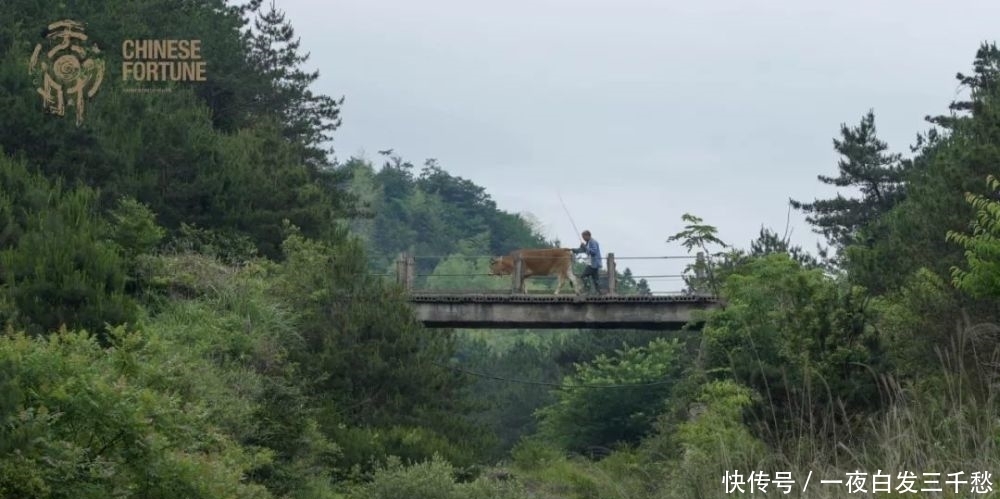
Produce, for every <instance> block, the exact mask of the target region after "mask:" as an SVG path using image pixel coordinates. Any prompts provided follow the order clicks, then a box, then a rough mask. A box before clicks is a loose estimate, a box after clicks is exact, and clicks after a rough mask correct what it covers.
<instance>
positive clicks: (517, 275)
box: [511, 253, 524, 294]
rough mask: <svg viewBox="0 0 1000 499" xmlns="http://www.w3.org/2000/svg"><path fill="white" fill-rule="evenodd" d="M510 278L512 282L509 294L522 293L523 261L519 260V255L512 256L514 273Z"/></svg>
mask: <svg viewBox="0 0 1000 499" xmlns="http://www.w3.org/2000/svg"><path fill="white" fill-rule="evenodd" d="M512 276H513V279H514V282H513V283H512V286H511V292H512V293H514V294H521V293H524V261H523V260H522V259H521V254H520V253H517V254H516V255H514V272H513V274H512Z"/></svg>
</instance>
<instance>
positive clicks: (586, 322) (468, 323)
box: [396, 254, 720, 330]
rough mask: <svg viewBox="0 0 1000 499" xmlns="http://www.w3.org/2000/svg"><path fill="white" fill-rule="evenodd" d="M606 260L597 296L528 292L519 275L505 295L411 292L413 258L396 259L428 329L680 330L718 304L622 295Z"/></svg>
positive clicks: (682, 296)
mask: <svg viewBox="0 0 1000 499" xmlns="http://www.w3.org/2000/svg"><path fill="white" fill-rule="evenodd" d="M607 258H608V264H607V267H606V268H607V269H609V272H608V275H607V278H606V289H605V290H604V291H605V294H603V295H599V296H598V295H574V294H573V293H572V292H569V294H561V295H553V294H551V293H545V294H539V293H528V292H526V291H525V289H524V287H523V286H524V284H523V282H524V281H523V279H520V275H519V272H518V271H515V272H514V275H513V276H511V277H512V282H511V288H510V290H509V291H507V290H501V291H498V290H492V291H485V290H478V291H476V290H470V291H454V292H442V291H434V290H415V289H413V280H414V279H413V277H414V271H413V269H414V265H413V257H409V256H407V255H401V256H400V258H399V259H398V260H397V266H396V279H397V281H398V282H399V283H400V284H401V285H403V286H404V287H405V288H406V289H407V290H408V291H409V301H410V304H411V305H412V306H413V308H414V310H415V311H416V314H417V318H418V319H419V320H420V321H421V322H423V324H424V325H425V326H426V327H430V328H492V329H519V328H531V329H645V330H678V329H681V328H682V327H684V326H685V325H686V324H688V323H694V324H693V325H695V326H696V327H697V319H698V317H697V316H698V314H697V313H696V312H697V311H701V310H709V309H714V308H717V307H719V306H720V302H719V301H718V300H717V299H716V298H715V297H712V296H704V295H693V294H686V293H677V294H671V295H665V296H664V295H659V296H658V295H651V294H645V295H639V294H620V293H619V292H618V291H617V289H616V285H615V284H616V283H615V272H614V269H615V256H614V254H609V255H608V257H607ZM517 263H519V262H516V263H515V269H518V270H519V269H520V266H519V265H517ZM564 293H565V292H564Z"/></svg>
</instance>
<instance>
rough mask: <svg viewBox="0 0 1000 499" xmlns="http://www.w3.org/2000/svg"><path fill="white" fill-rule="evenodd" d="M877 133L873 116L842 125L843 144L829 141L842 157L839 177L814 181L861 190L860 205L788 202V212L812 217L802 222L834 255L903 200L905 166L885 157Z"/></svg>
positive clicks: (843, 200) (844, 200) (894, 157)
mask: <svg viewBox="0 0 1000 499" xmlns="http://www.w3.org/2000/svg"><path fill="white" fill-rule="evenodd" d="M875 132H876V131H875V114H874V111H872V110H869V111H868V113H867V114H865V115H864V116H863V117H862V118H861V123H860V124H859V125H858V126H856V127H853V128H848V127H847V125H846V124H842V125H841V127H840V134H841V139H840V140H838V139H833V147H834V149H835V150H836V151H837V152H838V153H840V154H841V156H843V158H842V159H841V160H840V161H838V163H837V166H838V168H839V170H840V176H838V177H836V178H833V177H828V176H825V175H818V176H817V178H819V180H820V182H823V183H824V184H828V185H835V186H837V187H856V188H859V189H860V190H861V198H860V199H853V198H851V199H849V198H845V197H843V196H842V195H840V194H837V197H836V198H833V199H822V200H821V199H817V200H815V201H814V202H812V203H803V202H800V201H795V200H790V204H791V205H792V207H794V208H795V209H799V210H802V211H804V212H806V213H809V214H810V215H809V216H807V217H806V221H807V222H809V223H810V224H812V225H814V226H815V227H816V228H815V229H814V231H815V232H816V233H818V234H822V235H824V236H825V237H826V238H827V241H828V242H829V243H830V244H831V245H833V246H834V247H835V248H836V249H838V250H839V249H842V248H844V247H846V246H848V245H850V244H852V243H854V242H855V239H856V235H857V232H858V230H859V229H860V228H862V227H864V226H866V225H867V224H869V223H870V222H872V221H873V220H875V219H876V218H877V217H878V216H879V215H881V214H883V213H886V212H888V211H889V209H891V208H892V207H893V206H895V205H896V204H898V203H899V202H900V201H902V199H903V197H904V189H903V180H904V174H905V172H906V170H907V168H906V167H907V166H908V164H909V163H908V162H907V161H904V160H902V157H901V156H900V155H899V154H889V153H887V152H886V151H887V150H888V145H887V144H886V143H885V142H883V141H881V140H879V139H878V137H877V136H876V133H875Z"/></svg>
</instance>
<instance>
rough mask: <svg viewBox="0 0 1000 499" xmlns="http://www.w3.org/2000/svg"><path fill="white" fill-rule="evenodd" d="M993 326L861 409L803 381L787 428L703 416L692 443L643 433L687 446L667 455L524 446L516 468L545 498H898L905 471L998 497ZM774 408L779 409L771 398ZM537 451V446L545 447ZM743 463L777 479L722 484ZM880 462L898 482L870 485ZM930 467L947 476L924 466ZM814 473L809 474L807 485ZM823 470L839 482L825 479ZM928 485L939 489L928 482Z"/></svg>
mask: <svg viewBox="0 0 1000 499" xmlns="http://www.w3.org/2000/svg"><path fill="white" fill-rule="evenodd" d="M998 333H1000V327H997V326H995V325H979V326H974V327H969V326H968V325H966V326H962V327H959V328H958V330H957V334H955V335H953V336H952V339H951V343H950V344H948V345H947V346H945V347H943V348H939V349H937V356H938V361H939V362H938V364H939V365H938V366H937V368H936V372H933V373H931V374H928V375H925V376H921V377H919V378H917V379H907V380H900V379H897V377H896V376H892V375H883V376H879V377H878V382H879V386H880V391H881V397H883V398H884V400H885V405H884V408H883V409H881V410H879V411H878V412H876V413H874V414H871V415H869V416H865V417H863V418H857V417H855V418H853V419H852V418H851V417H848V416H850V415H849V414H846V411H845V410H844V408H843V405H842V404H839V403H836V400H834V402H835V403H834V404H828V403H827V402H829V400H830V398H829V397H830V395H829V391H828V390H826V389H822V387H821V389H819V390H813V389H805V390H802V391H801V392H802V393H803V394H805V395H803V396H802V397H800V398H798V399H796V400H797V401H796V404H801V407H794V408H793V410H795V412H796V413H797V414H800V415H801V417H800V418H799V420H798V421H796V422H794V423H791V424H792V425H793V426H794V427H791V428H789V427H785V428H774V427H773V426H772V427H769V428H768V427H767V424H772V425H773V423H771V422H767V421H761V420H757V421H749V422H740V423H739V424H740V426H742V427H743V428H744V429H747V428H750V427H756V428H761V427H763V428H765V430H764V431H763V432H757V434H756V436H752V437H747V438H743V437H738V436H737V437H734V436H733V435H736V434H734V433H731V432H729V433H727V431H724V430H725V429H724V428H721V427H720V426H719V424H718V423H717V422H715V421H714V420H711V419H705V420H704V421H702V422H703V423H704V424H705V425H706V427H705V430H706V431H707V432H709V433H710V434H714V435H713V436H712V437H711V438H712V439H714V440H709V441H703V442H700V443H699V442H695V441H694V440H692V439H691V438H690V437H685V436H684V434H683V432H678V434H674V435H662V434H661V435H652V436H650V437H649V438H648V442H647V444H649V445H648V447H649V448H650V449H657V445H656V442H655V440H656V439H661V440H662V441H663V442H661V444H662V445H676V446H678V447H679V450H680V451H681V452H680V457H676V454H675V455H674V456H673V457H668V456H667V455H666V453H664V452H659V451H656V450H653V451H648V452H645V453H643V451H641V450H640V451H635V450H628V451H618V452H616V453H615V454H613V455H612V456H611V457H610V458H607V459H605V460H602V461H599V462H593V461H589V460H586V459H582V458H572V457H565V456H557V457H552V458H550V459H548V460H547V461H544V462H542V461H540V460H539V459H537V457H536V458H533V459H526V458H523V457H522V460H524V461H527V462H526V463H524V464H523V465H521V466H518V467H517V468H518V469H519V474H520V475H522V476H523V477H524V479H525V480H527V481H528V483H529V484H531V485H532V486H531V488H533V489H535V490H537V491H538V494H539V495H538V497H553V498H555V497H559V498H589V497H602V498H604V497H607V498H612V497H614V498H622V499H710V498H732V497H738V496H749V497H755V496H763V497H767V496H775V497H788V498H798V497H802V498H805V497H808V498H811V499H827V498H875V497H880V498H881V497H890V496H891V497H897V496H901V493H900V492H899V490H897V487H899V486H900V484H901V480H900V476H899V474H900V473H902V472H909V473H912V474H913V475H914V476H915V479H914V480H913V481H912V489H913V490H914V491H916V493H915V494H909V497H955V498H958V497H961V498H966V497H968V498H972V497H976V498H984V497H1000V494H998V493H997V492H998V491H1000V486H998V485H1000V480H998V476H997V475H996V473H1000V445H998V443H1000V442H998V439H1000V404H998V402H1000V401H998V395H1000V390H998V385H997V379H998V376H997V373H998V372H1000V370H998V369H997V368H998V367H1000V349H997V348H996V347H995V345H997V344H998V342H997V341H996V340H997V336H998ZM873 375H874V374H873ZM822 384H823V383H822V380H820V385H822ZM761 399H762V400H764V401H766V400H768V397H767V396H766V394H764V396H763V397H761ZM874 402H875V401H873V403H874ZM764 403H765V406H766V402H764ZM817 404H823V405H826V406H828V407H829V409H828V411H827V414H825V415H820V416H817V415H815V414H814V413H813V411H812V410H810V409H811V408H812V407H815V405H817ZM710 405H711V404H710ZM771 409H772V410H776V408H775V407H773V406H772V407H771ZM709 412H711V411H710V410H709ZM765 414H766V412H765ZM709 417H710V415H709V414H708V413H703V414H696V415H692V416H691V419H690V420H689V421H687V422H685V423H683V424H687V425H697V424H698V421H699V419H701V418H709ZM761 419H764V418H761ZM845 421H849V422H850V423H845ZM747 423H749V424H747ZM683 424H682V426H683ZM779 435H780V436H779ZM772 438H774V439H776V440H772ZM706 442H710V443H706ZM765 442H766V443H765ZM659 448H660V449H662V447H659ZM762 449H763V452H761V450H762ZM522 454H524V453H522ZM534 454H535V455H536V456H537V454H538V451H537V450H536V451H535V452H534ZM637 459H638V461H637ZM516 461H517V456H515V464H517V462H516ZM737 470H738V471H739V473H740V474H741V475H742V477H743V478H744V480H745V479H746V478H747V476H748V475H749V474H750V473H751V472H756V471H762V472H764V473H767V476H768V478H769V479H770V482H771V483H770V485H769V486H768V487H767V488H766V493H764V494H761V492H760V491H759V490H757V491H756V493H755V494H753V495H751V493H750V487H749V485H748V484H744V485H743V486H742V489H743V492H742V493H741V492H739V491H736V492H735V493H728V494H727V493H726V489H725V488H724V484H723V477H724V476H725V475H726V472H727V471H728V472H730V473H732V472H734V471H737ZM776 472H789V473H790V474H791V477H792V478H793V479H794V480H795V483H794V484H793V486H792V487H791V491H790V493H789V494H784V493H783V490H782V489H777V488H776V487H775V484H774V479H775V473H776ZM958 472H964V474H962V475H959V476H958V479H959V480H964V481H967V482H970V483H966V484H961V485H959V493H957V494H956V493H955V492H954V485H953V484H948V483H947V481H949V480H953V478H952V477H950V476H949V474H950V473H958ZM974 472H980V473H981V472H989V473H990V481H991V482H992V484H991V487H992V489H993V491H992V492H989V493H973V492H972V490H973V485H972V483H971V480H972V474H973V473H974ZM810 473H811V475H810ZM850 473H862V474H863V475H862V476H863V477H864V478H865V480H864V483H863V484H861V485H862V486H861V488H862V489H863V490H864V492H860V491H854V492H849V488H848V486H847V485H846V483H847V481H848V479H849V478H851V477H850V475H848V474H850ZM876 473H879V474H880V476H881V481H880V483H881V484H885V483H886V482H885V480H886V479H888V487H889V488H890V490H891V492H889V493H886V492H878V493H875V492H873V478H874V477H873V475H874V474H876ZM924 473H939V474H940V475H938V476H926V477H925V476H924V475H923V474H924ZM807 477H809V483H808V486H807V488H806V489H805V491H804V492H803V486H804V485H805V482H806V479H807ZM887 477H888V478H887ZM925 479H926V480H935V479H936V480H938V481H939V483H938V484H936V485H935V484H932V483H929V482H925V481H924V480H925ZM821 480H840V481H842V483H840V484H830V483H827V484H824V483H821ZM928 488H940V489H943V492H940V493H938V492H927V491H924V492H921V489H928ZM902 497H907V495H902Z"/></svg>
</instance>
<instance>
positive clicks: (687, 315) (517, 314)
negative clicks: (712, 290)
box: [410, 293, 719, 330]
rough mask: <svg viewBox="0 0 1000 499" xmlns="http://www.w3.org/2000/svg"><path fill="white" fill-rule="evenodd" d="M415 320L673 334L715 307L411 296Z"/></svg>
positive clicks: (709, 301) (678, 299)
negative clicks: (661, 331)
mask: <svg viewBox="0 0 1000 499" xmlns="http://www.w3.org/2000/svg"><path fill="white" fill-rule="evenodd" d="M410 303H411V304H412V305H413V307H414V309H415V310H416V312H417V318H419V319H420V321H421V322H423V323H424V325H425V326H427V327H432V328H493V329H516V328H531V329H648V330H677V329H680V328H682V327H684V325H685V324H687V323H688V322H691V321H692V320H694V319H695V315H696V314H695V313H694V312H695V311H697V310H707V309H711V308H716V307H718V306H719V304H718V302H717V301H716V300H715V299H714V298H709V297H704V296H695V295H691V296H684V295H680V296H581V297H576V296H573V295H569V296H567V295H560V296H552V295H537V294H532V295H527V294H524V295H515V294H434V293H413V294H411V295H410Z"/></svg>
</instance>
